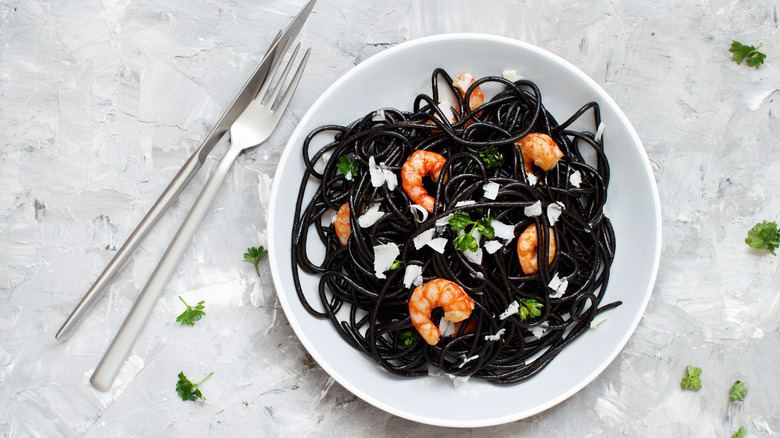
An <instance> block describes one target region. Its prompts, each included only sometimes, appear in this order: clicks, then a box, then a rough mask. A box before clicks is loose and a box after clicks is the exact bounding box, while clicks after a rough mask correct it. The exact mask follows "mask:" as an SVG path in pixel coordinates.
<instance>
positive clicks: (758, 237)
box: [745, 221, 780, 255]
mask: <svg viewBox="0 0 780 438" xmlns="http://www.w3.org/2000/svg"><path fill="white" fill-rule="evenodd" d="M745 243H747V244H748V245H750V247H751V248H755V249H763V248H764V247H766V249H767V250H768V251H769V252H771V253H772V255H777V254H775V249H777V247H778V246H780V230H779V229H777V224H776V223H775V222H767V221H763V222H761V223H760V224H756V225H754V226H753V228H751V229H750V231H748V234H747V238H746V239H745Z"/></svg>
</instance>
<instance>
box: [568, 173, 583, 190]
mask: <svg viewBox="0 0 780 438" xmlns="http://www.w3.org/2000/svg"><path fill="white" fill-rule="evenodd" d="M569 182H570V183H571V185H573V186H574V187H579V186H580V185H581V184H582V174H581V173H580V171H579V170H575V171H574V172H572V173H571V175H569Z"/></svg>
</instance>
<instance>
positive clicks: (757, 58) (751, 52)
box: [729, 40, 766, 67]
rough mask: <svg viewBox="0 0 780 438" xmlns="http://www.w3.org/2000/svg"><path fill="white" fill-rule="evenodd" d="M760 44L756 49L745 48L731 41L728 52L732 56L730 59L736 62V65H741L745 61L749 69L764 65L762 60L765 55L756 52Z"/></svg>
mask: <svg viewBox="0 0 780 438" xmlns="http://www.w3.org/2000/svg"><path fill="white" fill-rule="evenodd" d="M761 44H763V43H761ZM761 44H759V45H758V47H754V46H746V45H744V44H742V43H740V42H737V41H734V40H732V42H731V48H730V49H729V52H731V53H733V54H734V56H733V57H732V59H734V60H735V61H737V64H742V61H744V60H745V59H747V62H748V66H749V67H758V66H760V65H761V64H763V63H764V58H766V55H765V54H763V53H761V52H759V51H758V49H759V48H760V47H761Z"/></svg>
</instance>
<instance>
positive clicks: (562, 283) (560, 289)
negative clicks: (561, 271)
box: [547, 272, 569, 298]
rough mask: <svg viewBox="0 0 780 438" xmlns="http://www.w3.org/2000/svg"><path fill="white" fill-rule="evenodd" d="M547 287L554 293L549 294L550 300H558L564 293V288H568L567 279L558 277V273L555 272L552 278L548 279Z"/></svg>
mask: <svg viewBox="0 0 780 438" xmlns="http://www.w3.org/2000/svg"><path fill="white" fill-rule="evenodd" d="M547 287H549V288H550V289H552V290H554V291H555V292H553V293H552V294H550V298H560V297H562V296H563V294H564V293H566V288H567V287H569V279H568V278H566V277H564V278H560V277H558V273H557V272H556V273H555V275H554V276H553V278H552V279H550V283H548V284H547Z"/></svg>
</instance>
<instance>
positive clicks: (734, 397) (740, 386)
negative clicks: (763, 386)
mask: <svg viewBox="0 0 780 438" xmlns="http://www.w3.org/2000/svg"><path fill="white" fill-rule="evenodd" d="M747 393H748V390H747V386H745V384H744V383H742V382H740V381H739V380H737V381H736V382H734V385H732V386H731V393H730V394H729V398H730V399H731V401H742V400H744V399H745V396H746V395H747Z"/></svg>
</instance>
